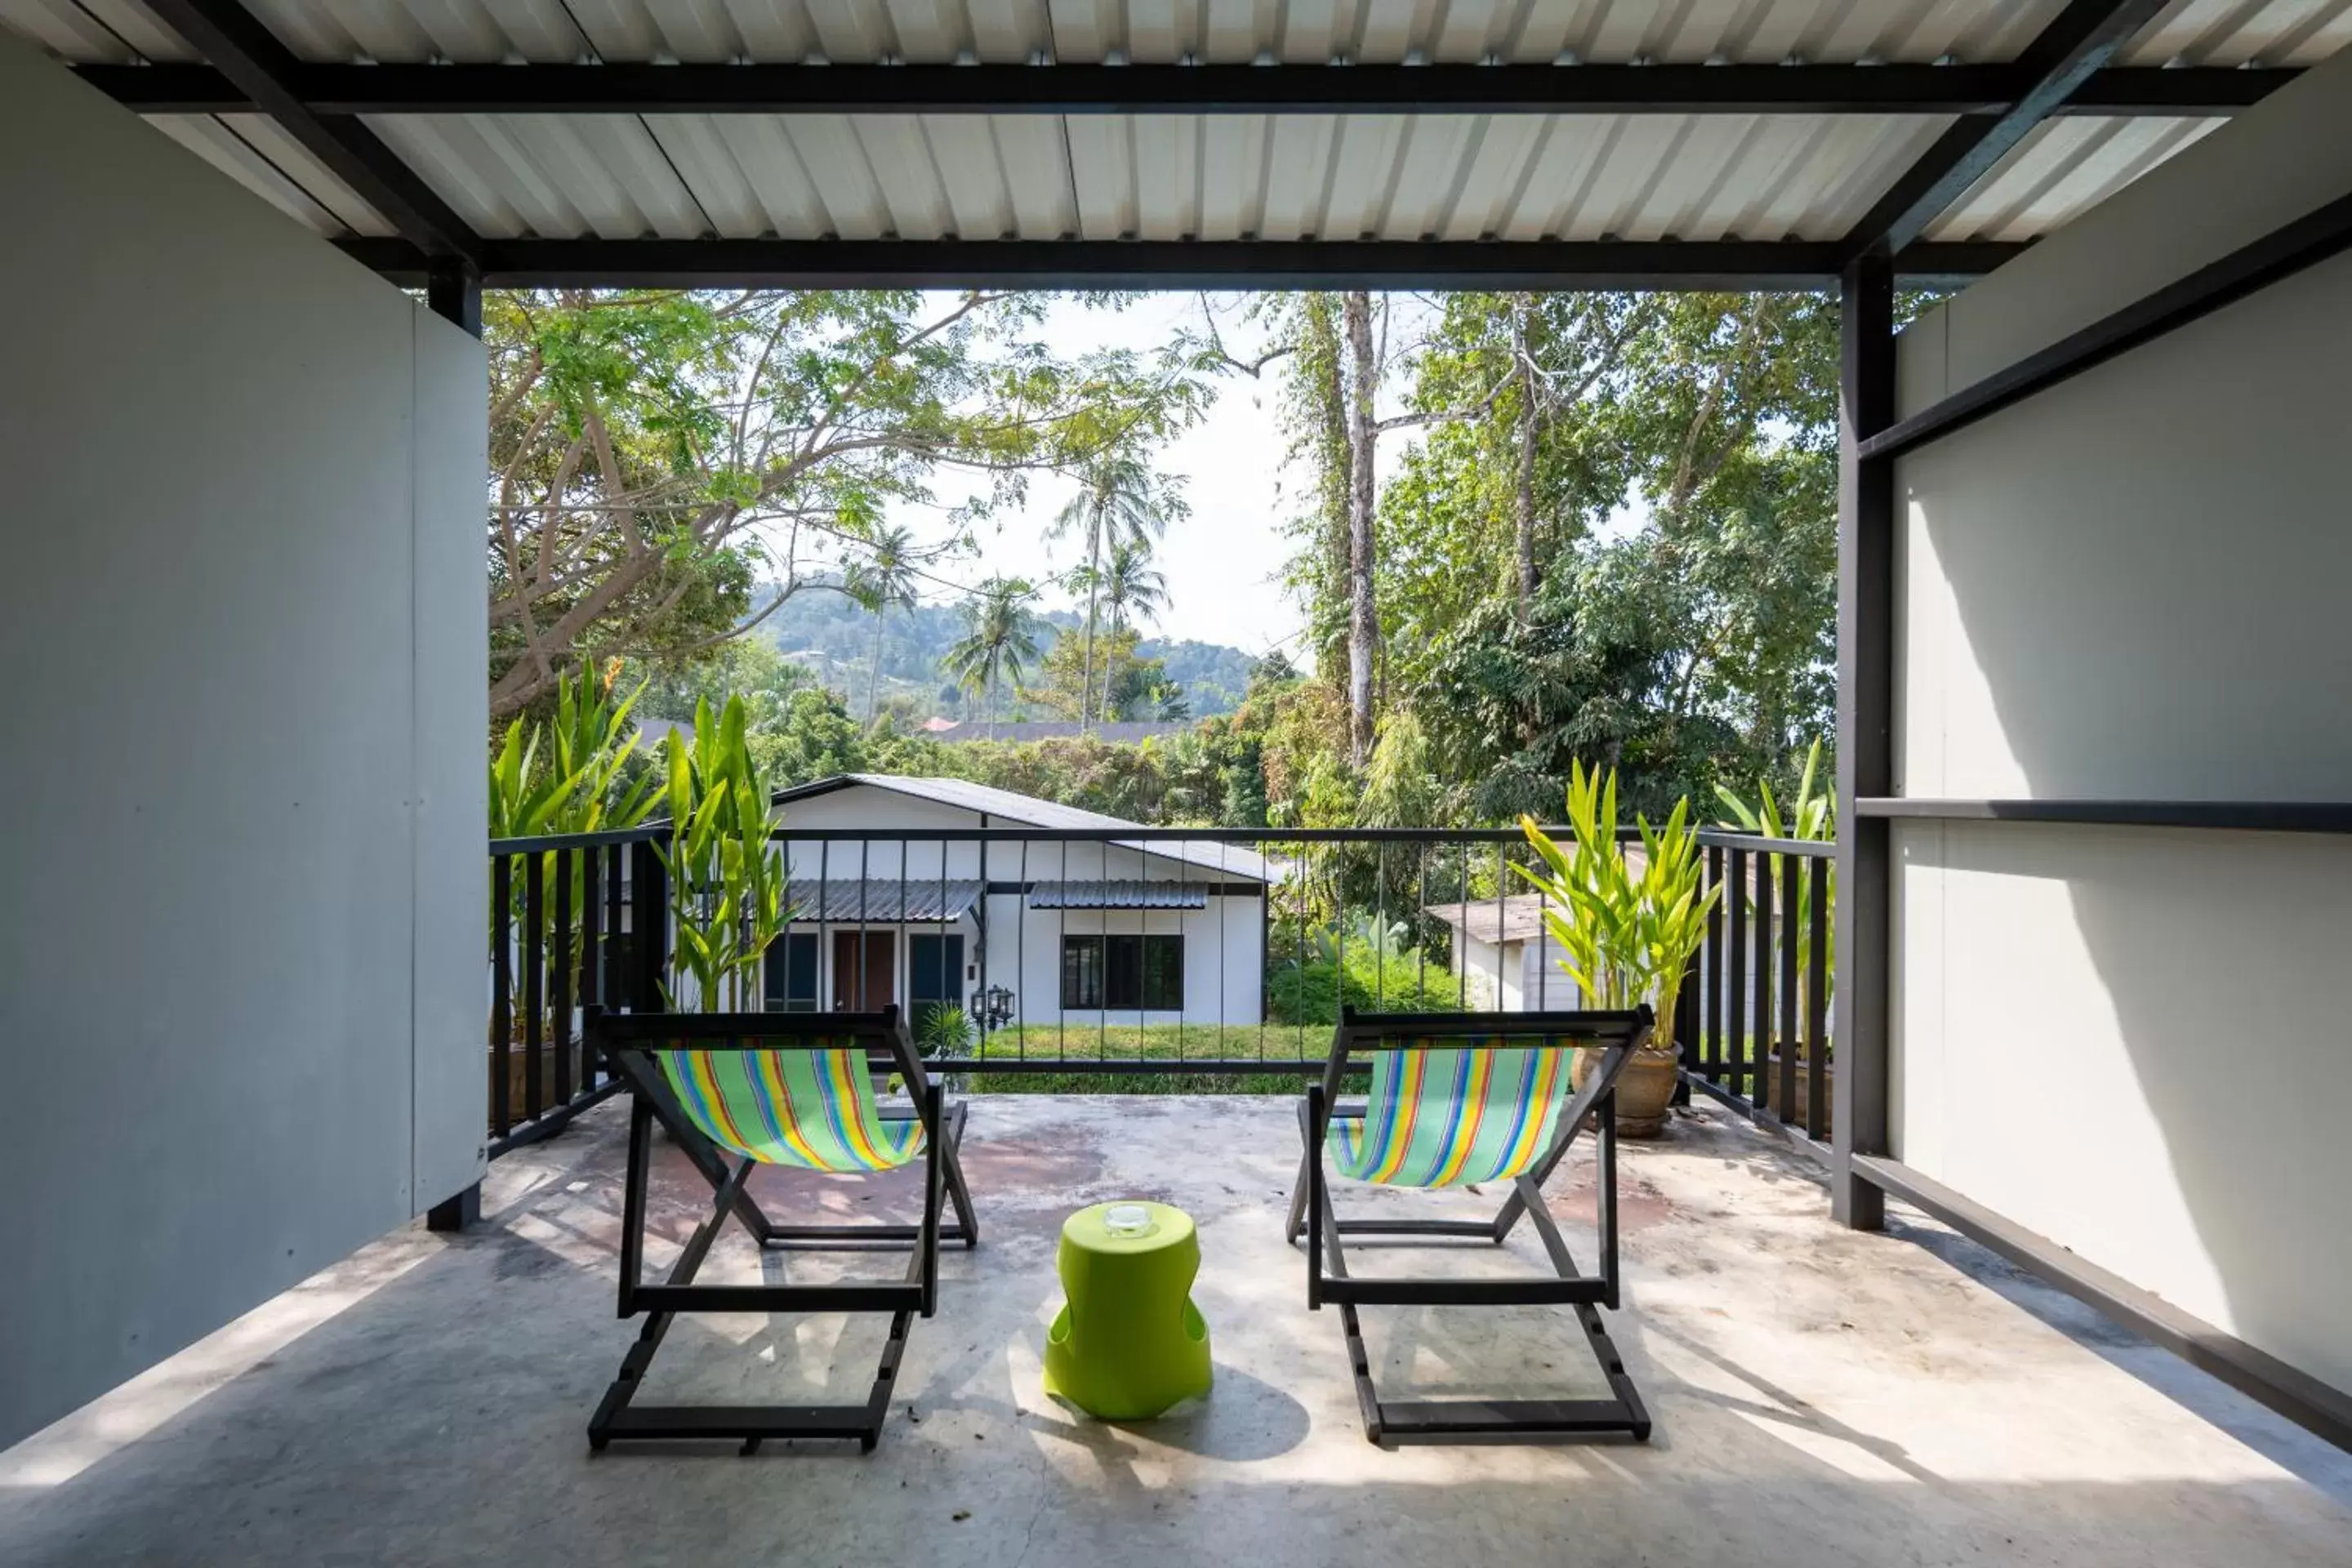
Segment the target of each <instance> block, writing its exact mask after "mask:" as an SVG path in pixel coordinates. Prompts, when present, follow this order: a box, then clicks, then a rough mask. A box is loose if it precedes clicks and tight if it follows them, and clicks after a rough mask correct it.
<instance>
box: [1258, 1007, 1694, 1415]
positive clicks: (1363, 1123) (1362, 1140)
mask: <svg viewBox="0 0 2352 1568" xmlns="http://www.w3.org/2000/svg"><path fill="white" fill-rule="evenodd" d="M1652 1023H1653V1019H1652V1016H1651V1013H1650V1009H1649V1008H1647V1007H1646V1006H1645V1007H1642V1008H1639V1009H1637V1010H1635V1011H1633V1012H1630V1013H1418V1014H1415V1013H1359V1012H1357V1011H1355V1010H1354V1009H1353V1008H1346V1009H1342V1011H1341V1013H1340V1018H1339V1029H1338V1031H1337V1032H1336V1033H1335V1034H1334V1035H1333V1037H1332V1040H1331V1056H1330V1059H1329V1061H1328V1063H1327V1064H1326V1066H1325V1068H1324V1072H1323V1077H1322V1079H1321V1081H1319V1082H1318V1083H1312V1084H1309V1085H1308V1086H1307V1098H1306V1101H1305V1103H1304V1104H1303V1105H1302V1106H1301V1107H1300V1108H1299V1129H1300V1131H1301V1133H1302V1135H1303V1136H1304V1138H1305V1141H1306V1148H1305V1152H1304V1155H1303V1157H1302V1159H1301V1160H1300V1162H1299V1169H1298V1184H1297V1187H1296V1188H1295V1189H1294V1190H1293V1192H1292V1194H1291V1200H1290V1220H1289V1238H1290V1240H1291V1242H1292V1244H1293V1245H1296V1244H1297V1241H1298V1238H1299V1234H1300V1232H1301V1231H1302V1230H1304V1231H1305V1232H1306V1233H1307V1306H1308V1307H1310V1308H1312V1309H1314V1310H1318V1311H1319V1310H1321V1309H1322V1307H1323V1305H1324V1303H1325V1302H1327V1301H1328V1302H1329V1303H1330V1304H1332V1305H1333V1306H1336V1307H1338V1308H1339V1321H1340V1324H1341V1326H1342V1327H1343V1328H1344V1329H1345V1330H1346V1331H1347V1337H1348V1358H1349V1362H1350V1363H1352V1365H1353V1367H1354V1371H1355V1376H1356V1400H1357V1403H1358V1404H1359V1405H1361V1406H1362V1407H1363V1413H1364V1428H1365V1436H1368V1437H1370V1439H1371V1440H1372V1441H1373V1442H1374V1443H1402V1442H1420V1443H1460V1442H1489V1443H1491V1442H1520V1443H1539V1442H1563V1441H1569V1440H1573V1439H1577V1438H1582V1437H1590V1436H1601V1435H1605V1434H1614V1433H1622V1434H1626V1435H1629V1436H1632V1437H1633V1440H1634V1441H1636V1442H1647V1441H1648V1440H1649V1436H1650V1415H1649V1412H1648V1410H1647V1409H1646V1408H1644V1407H1643V1404H1642V1398H1641V1394H1639V1392H1637V1391H1636V1390H1635V1388H1634V1387H1633V1379H1632V1378H1630V1377H1628V1376H1627V1375H1626V1373H1625V1364H1624V1360H1623V1358H1622V1357H1621V1356H1620V1355H1619V1354H1618V1353H1617V1348H1616V1346H1615V1345H1613V1344H1612V1343H1611V1342H1610V1339H1609V1331H1608V1329H1607V1328H1606V1326H1604V1325H1603V1324H1602V1322H1601V1313H1600V1310H1599V1309H1600V1308H1601V1307H1608V1308H1610V1309H1611V1310H1615V1308H1616V1307H1617V1304H1618V1268H1617V1123H1616V1110H1617V1099H1616V1088H1617V1079H1618V1078H1619V1076H1620V1075H1621V1074H1622V1073H1623V1072H1624V1070H1625V1067H1626V1064H1627V1063H1628V1062H1630V1061H1632V1060H1633V1053H1634V1051H1635V1050H1637V1049H1638V1048H1639V1047H1641V1046H1642V1045H1643V1043H1644V1042H1646V1041H1647V1040H1648V1039H1649V1037H1650V1029H1651V1026H1652ZM1580 1045H1582V1046H1598V1047H1602V1055H1601V1062H1600V1065H1599V1068H1597V1070H1595V1071H1594V1072H1593V1073H1592V1074H1591V1076H1590V1077H1589V1078H1588V1079H1586V1081H1585V1085H1584V1087H1583V1088H1582V1089H1579V1090H1577V1091H1575V1092H1574V1093H1573V1094H1571V1093H1570V1062H1571V1059H1572V1057H1573V1052H1572V1051H1571V1049H1570V1047H1572V1046H1580ZM1366 1056H1369V1057H1370V1058H1371V1059H1370V1073H1371V1091H1370V1096H1369V1098H1368V1099H1367V1100H1365V1101H1364V1102H1363V1103H1362V1104H1360V1105H1342V1104H1340V1103H1339V1089H1340V1085H1341V1083H1342V1081H1343V1080H1344V1079H1347V1078H1348V1077H1349V1075H1350V1074H1361V1073H1362V1072H1363V1071H1364V1070H1365V1068H1364V1066H1363V1063H1362V1060H1361V1058H1364V1057H1366ZM1588 1119H1590V1120H1591V1121H1592V1122H1593V1123H1594V1125H1595V1128H1596V1132H1595V1137H1596V1140H1597V1142H1596V1149H1597V1157H1598V1160H1599V1163H1600V1174H1599V1181H1598V1186H1599V1194H1600V1195H1599V1207H1600V1231H1601V1270H1600V1272H1599V1273H1598V1274H1585V1273H1583V1272H1581V1271H1580V1269H1579V1268H1577V1266H1576V1260H1575V1259H1574V1258H1571V1257H1570V1255H1569V1250H1568V1244H1567V1242H1565V1241H1564V1240H1562V1239H1561V1237H1560V1234H1559V1225H1558V1224H1557V1223H1556V1222H1555V1221H1554V1220H1553V1219H1552V1216H1551V1213H1550V1211H1549V1209H1547V1208H1546V1207H1545V1206H1544V1199H1543V1191H1542V1189H1543V1184H1544V1181H1545V1179H1546V1178H1548V1177H1549V1175H1550V1174H1551V1173H1552V1172H1553V1170H1554V1169H1555V1168H1556V1167H1557V1166H1558V1165H1559V1163H1560V1161H1561V1159H1562V1158H1563V1157H1565V1156H1566V1155H1567V1153H1568V1151H1569V1148H1570V1145H1571V1144H1573V1143H1574V1142H1575V1141H1576V1137H1577V1133H1578V1131H1580V1129H1581V1128H1582V1127H1583V1125H1584V1124H1585V1122H1586V1121H1587V1120H1588ZM1327 1157H1328V1160H1329V1161H1330V1163H1331V1164H1332V1165H1333V1166H1335V1167H1336V1168H1337V1170H1338V1172H1339V1174H1340V1175H1342V1176H1345V1177H1348V1178H1349V1179H1351V1180H1355V1181H1362V1182H1374V1183H1379V1184H1382V1185H1386V1186H1405V1187H1446V1186H1465V1185H1469V1184H1474V1183H1475V1184H1484V1183H1490V1182H1493V1183H1503V1182H1507V1183H1508V1184H1510V1188H1511V1190H1510V1194H1509V1195H1508V1196H1507V1197H1506V1198H1505V1199H1504V1201H1503V1206H1502V1209H1501V1212H1499V1213H1498V1214H1496V1216H1495V1217H1494V1218H1493V1219H1492V1220H1490V1221H1470V1220H1437V1219H1341V1218H1339V1215H1338V1213H1337V1211H1336V1209H1335V1208H1334V1206H1333V1205H1332V1201H1331V1194H1330V1189H1329V1184H1328V1178H1327V1175H1326V1173H1325V1160H1326V1158H1327ZM1522 1216H1525V1217H1526V1218H1527V1219H1528V1221H1529V1222H1530V1223H1531V1224H1532V1225H1533V1226H1535V1229H1536V1234H1537V1236H1538V1237H1540V1238H1541V1239H1542V1242H1543V1246H1544V1250H1545V1251H1546V1252H1547V1253H1548V1254H1549V1255H1550V1258H1551V1265H1552V1273H1553V1275H1554V1276H1556V1278H1536V1279H1525V1278H1522V1279H1357V1278H1355V1277H1353V1276H1351V1275H1350V1274H1349V1268H1348V1258H1347V1249H1346V1247H1345V1245H1344V1243H1345V1242H1346V1241H1347V1240H1349V1239H1350V1238H1354V1237H1364V1238H1371V1237H1389V1238H1391V1239H1394V1240H1399V1241H1419V1242H1426V1241H1430V1240H1442V1239H1446V1238H1454V1239H1460V1240H1476V1241H1485V1242H1489V1243H1492V1244H1493V1245H1495V1246H1497V1247H1499V1246H1501V1245H1502V1244H1503V1243H1504V1242H1505V1241H1507V1240H1508V1239H1509V1238H1510V1235H1511V1232H1512V1230H1513V1229H1514V1228H1515V1227H1516V1226H1517V1225H1518V1222H1519V1220H1520V1218H1521V1217H1522ZM1554 1303H1557V1304H1560V1305H1565V1306H1569V1307H1571V1308H1573V1309H1574V1310H1575V1312H1576V1318H1577V1321H1578V1322H1579V1323H1580V1325H1581V1326H1582V1327H1583V1330H1584V1337H1585V1338H1586V1340H1587V1341H1589V1342H1591V1347H1592V1353H1593V1355H1594V1357H1595V1359H1597V1360H1598V1361H1599V1362H1600V1363H1601V1371H1602V1372H1603V1373H1605V1374H1606V1375H1607V1376H1608V1379H1609V1386H1610V1389H1611V1391H1612V1397H1611V1398H1608V1399H1507V1400H1468V1399H1451V1400H1423V1401H1412V1402H1400V1403H1390V1402H1385V1401H1383V1400H1382V1399H1381V1396H1380V1394H1379V1392H1378V1390H1376V1389H1375V1388H1374V1387H1373V1385H1372V1373H1371V1360H1370V1357H1369V1356H1368V1355H1367V1354H1366V1353H1365V1351H1364V1335H1363V1327H1362V1324H1361V1323H1360V1321H1359V1320H1358V1318H1357V1309H1358V1308H1360V1307H1370V1306H1529V1305H1545V1304H1554Z"/></svg>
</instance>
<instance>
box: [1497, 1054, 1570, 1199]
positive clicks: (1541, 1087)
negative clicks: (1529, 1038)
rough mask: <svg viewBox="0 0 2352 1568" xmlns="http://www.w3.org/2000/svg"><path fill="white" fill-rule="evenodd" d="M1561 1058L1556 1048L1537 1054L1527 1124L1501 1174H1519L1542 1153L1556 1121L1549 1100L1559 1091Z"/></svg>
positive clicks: (1529, 1095) (1521, 1130) (1529, 1096)
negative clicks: (1544, 1143)
mask: <svg viewBox="0 0 2352 1568" xmlns="http://www.w3.org/2000/svg"><path fill="white" fill-rule="evenodd" d="M1561 1055H1562V1053H1561V1052H1560V1051H1559V1049H1558V1048H1557V1047H1548V1048H1545V1049H1543V1050H1541V1051H1539V1052H1538V1065H1537V1068H1536V1074H1535V1084H1534V1087H1533V1089H1531V1090H1530V1091H1529V1093H1528V1109H1527V1112H1526V1114H1527V1124H1526V1125H1525V1126H1523V1127H1521V1128H1520V1129H1519V1136H1518V1138H1517V1141H1516V1142H1514V1144H1513V1146H1512V1148H1511V1150H1510V1152H1509V1155H1508V1160H1507V1163H1506V1165H1505V1166H1504V1169H1503V1170H1502V1172H1501V1173H1500V1174H1503V1175H1513V1176H1515V1175H1517V1174H1518V1173H1520V1172H1521V1171H1524V1170H1526V1169H1527V1168H1528V1164H1529V1163H1532V1162H1533V1161H1534V1159H1535V1157H1536V1156H1537V1154H1538V1153H1540V1152H1542V1145H1543V1141H1544V1139H1545V1137H1546V1135H1547V1133H1548V1131H1549V1128H1550V1126H1551V1125H1552V1123H1553V1122H1554V1121H1555V1120H1557V1117H1556V1114H1555V1108H1554V1106H1553V1104H1552V1100H1553V1099H1554V1097H1555V1096H1556V1095H1557V1094H1558V1093H1559V1063H1560V1057H1561Z"/></svg>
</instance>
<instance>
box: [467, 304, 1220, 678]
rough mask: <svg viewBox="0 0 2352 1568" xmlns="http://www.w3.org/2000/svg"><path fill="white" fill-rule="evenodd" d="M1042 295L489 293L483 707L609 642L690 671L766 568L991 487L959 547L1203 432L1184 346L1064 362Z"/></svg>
mask: <svg viewBox="0 0 2352 1568" xmlns="http://www.w3.org/2000/svg"><path fill="white" fill-rule="evenodd" d="M1046 298H1047V297H1046V296H1044V295H1042V294H1032V293H1010V294H1002V293H1000V294H982V293H978V292H973V293H968V294H965V295H962V296H961V297H955V298H943V297H941V296H940V295H937V294H925V293H920V292H917V291H913V290H889V289H844V290H839V291H827V290H818V291H798V292H792V291H773V290H757V291H752V292H749V293H742V294H735V295H719V294H711V293H689V294H663V293H651V294H636V293H599V292H593V291H585V290H569V289H567V290H543V291H533V292H523V293H496V294H492V295H490V296H488V297H487V298H486V299H485V300H484V323H485V334H484V335H485V339H486V342H487V344H488V350H489V355H490V365H491V407H490V459H491V476H492V485H493V490H494V495H493V500H492V506H491V510H490V518H489V534H488V546H489V562H490V578H491V582H490V626H491V649H490V658H491V710H492V711H493V713H495V714H498V715H499V716H500V717H505V716H509V715H510V714H512V713H514V712H517V711H519V710H521V709H522V708H523V707H525V706H526V705H528V704H529V703H530V702H531V701H532V700H535V699H536V698H538V697H540V696H541V694H542V693H543V692H544V691H545V690H547V689H550V688H551V686H552V684H553V680H554V679H555V677H557V676H559V675H561V674H563V673H565V672H568V671H569V670H571V669H573V668H578V667H579V666H580V665H582V664H583V663H589V662H594V661H598V660H601V659H602V658H605V657H607V656H609V655H612V654H621V655H625V656H628V657H633V658H647V659H653V660H656V661H664V662H670V661H679V660H690V659H692V658H695V657H697V656H698V655H699V654H700V653H703V652H705V651H708V649H709V648H710V647H715V646H716V645H717V644H718V643H719V642H721V641H724V640H725V639H726V638H727V637H730V636H733V635H736V634H737V633H738V632H739V630H740V628H741V626H742V625H743V622H744V620H745V614H746V611H747V610H748V609H749V608H750V604H751V593H752V588H753V584H755V583H757V582H759V581H761V579H763V578H764V579H765V580H767V581H768V582H770V583H772V584H777V585H778V586H779V587H780V588H781V590H782V592H784V593H785V594H787V595H789V594H791V593H792V592H793V591H794V590H796V589H797V588H799V587H800V586H801V585H802V584H803V582H804V580H805V574H807V572H808V571H809V569H811V568H812V567H822V568H824V569H825V570H826V571H827V572H831V571H833V570H835V569H836V568H837V567H838V566H839V565H840V564H841V563H842V562H841V559H840V558H841V555H842V552H843V547H845V546H847V547H850V549H849V553H851V554H855V553H856V547H859V546H863V545H865V544H867V543H870V542H872V541H873V540H874V538H875V535H876V532H877V529H878V528H880V527H881V525H882V519H883V518H884V517H885V515H886V514H887V513H888V512H889V511H890V510H891V509H892V508H893V507H898V506H904V505H909V504H912V505H924V504H929V503H931V502H933V501H934V500H937V497H936V496H935V494H934V492H933V489H932V486H933V481H934V479H935V477H936V476H937V475H938V474H939V473H940V472H941V471H942V470H951V471H953V472H955V473H958V474H961V475H973V474H976V475H979V476H981V478H982V490H981V492H980V493H979V494H978V495H977V496H975V497H973V498H972V499H971V500H968V501H966V502H964V503H963V504H961V505H959V506H956V507H954V508H953V509H951V510H950V512H949V532H948V537H947V539H945V540H943V541H941V542H940V543H941V544H942V545H946V544H950V543H962V542H970V541H971V538H972V533H971V530H972V528H973V526H974V525H975V524H977V523H978V522H980V521H982V520H983V519H985V518H987V517H989V516H991V515H992V514H993V513H995V512H996V511H998V510H1000V509H1003V508H1006V507H1009V506H1012V505H1015V504H1017V503H1018V502H1019V501H1020V500H1022V499H1023V498H1024V496H1025V495H1026V493H1027V489H1028V485H1029V483H1030V481H1031V479H1033V478H1034V476H1035V475H1037V474H1040V473H1050V472H1061V473H1081V472H1084V473H1095V472H1099V471H1101V470H1102V469H1103V468H1105V467H1106V466H1107V465H1110V464H1113V463H1117V462H1121V461H1126V462H1135V463H1139V462H1140V461H1141V454H1143V453H1145V452H1147V451H1148V450H1149V449H1150V447H1152V446H1154V445H1155V444H1156V443H1158V442H1159V441H1160V440H1162V439H1164V438H1166V437H1168V436H1170V435H1171V434H1173V433H1174V432H1175V431H1176V430H1178V429H1180V428H1181V427H1182V426H1186V425H1188V424H1189V423H1191V422H1192V420H1193V419H1194V418H1195V417H1196V416H1198V414H1199V412H1200V410H1201V409H1202V406H1203V404H1204V394H1203V383H1202V375H1201V374H1200V373H1199V372H1197V371H1196V370H1195V369H1194V367H1193V365H1192V355H1191V353H1190V350H1189V349H1188V348H1187V346H1186V345H1183V344H1171V345H1169V346H1168V347H1167V348H1165V349H1163V350H1161V351H1160V352H1157V353H1149V354H1144V353H1132V352H1129V351H1124V350H1113V351H1102V352H1097V353H1082V354H1059V353H1055V352H1053V351H1052V350H1050V349H1049V348H1048V347H1047V346H1046V345H1045V342H1042V341H1041V339H1040V337H1039V335H1038V332H1037V328H1038V325H1039V322H1040V321H1041V319H1042V317H1043V314H1044V311H1045V303H1046Z"/></svg>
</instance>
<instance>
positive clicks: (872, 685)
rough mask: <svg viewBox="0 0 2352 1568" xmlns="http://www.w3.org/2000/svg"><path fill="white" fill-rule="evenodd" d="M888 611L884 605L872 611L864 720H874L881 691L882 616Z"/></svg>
mask: <svg viewBox="0 0 2352 1568" xmlns="http://www.w3.org/2000/svg"><path fill="white" fill-rule="evenodd" d="M889 613H890V606H889V605H883V606H882V607H881V608H880V609H878V610H876V611H875V612H874V673H872V674H871V675H869V676H867V677H866V722H867V723H868V724H871V723H873V722H874V700H875V699H876V698H877V697H878V696H880V695H881V692H882V617H883V616H887V615H888V614H889Z"/></svg>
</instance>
